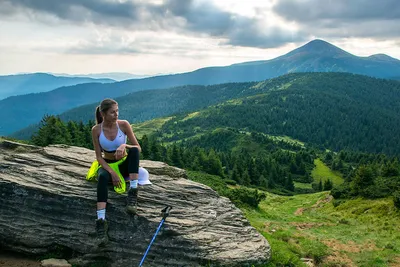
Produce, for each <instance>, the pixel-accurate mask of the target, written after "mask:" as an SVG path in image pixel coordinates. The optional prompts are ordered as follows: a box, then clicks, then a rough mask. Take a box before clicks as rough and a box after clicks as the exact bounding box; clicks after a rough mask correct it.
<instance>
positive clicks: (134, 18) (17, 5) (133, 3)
mask: <svg viewBox="0 0 400 267" xmlns="http://www.w3.org/2000/svg"><path fill="white" fill-rule="evenodd" d="M0 10H3V12H4V14H8V16H12V15H14V14H19V15H21V14H25V15H26V16H27V17H28V18H29V19H30V20H34V21H41V22H43V21H46V18H47V20H48V21H51V23H54V22H56V23H55V25H57V23H69V24H78V25H82V24H94V25H96V26H106V27H115V28H119V29H125V30H133V31H144V30H151V31H155V32H162V31H164V32H173V33H178V34H182V35H191V36H196V37H199V36H208V37H213V38H218V39H221V44H226V45H234V46H245V47H259V48H271V47H278V46H280V45H282V44H285V43H286V42H288V41H289V42H290V41H292V42H293V41H294V42H295V41H302V40H303V38H302V37H301V36H300V35H299V34H295V33H294V32H290V31H288V30H287V29H285V28H282V27H279V26H276V25H275V26H272V27H269V28H267V27H266V26H263V25H266V24H265V23H264V21H263V19H261V18H255V17H245V16H241V15H238V14H234V13H230V12H228V11H226V10H222V9H221V8H219V7H217V6H216V5H214V4H213V3H212V2H210V1H206V0H203V1H195V0H184V1H183V0H165V1H163V2H149V1H139V0H130V1H124V2H122V1H119V0H52V1H48V0H2V1H0ZM55 20H56V21H55ZM47 23H48V24H51V23H49V22H47ZM84 50H86V49H84ZM95 50H96V49H95ZM98 51H99V52H100V51H101V49H100V50H98Z"/></svg>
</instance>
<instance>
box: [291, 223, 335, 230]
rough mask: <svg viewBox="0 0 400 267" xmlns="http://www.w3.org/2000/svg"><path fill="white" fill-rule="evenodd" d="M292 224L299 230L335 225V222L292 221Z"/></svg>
mask: <svg viewBox="0 0 400 267" xmlns="http://www.w3.org/2000/svg"><path fill="white" fill-rule="evenodd" d="M289 224H290V225H292V226H295V227H296V229H297V230H300V231H302V230H306V229H311V228H314V227H321V226H334V225H336V224H334V223H316V222H291V223H289Z"/></svg>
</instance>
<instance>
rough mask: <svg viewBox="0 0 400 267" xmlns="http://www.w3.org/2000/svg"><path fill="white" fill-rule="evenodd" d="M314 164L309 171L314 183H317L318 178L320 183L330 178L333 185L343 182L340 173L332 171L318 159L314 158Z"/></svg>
mask: <svg viewBox="0 0 400 267" xmlns="http://www.w3.org/2000/svg"><path fill="white" fill-rule="evenodd" d="M314 164H315V168H314V169H313V171H312V172H311V176H312V177H313V180H314V182H315V183H319V181H320V180H321V181H322V183H324V182H325V181H326V180H328V179H330V180H331V181H332V183H333V185H335V186H337V185H340V184H342V183H343V178H342V177H341V176H340V174H339V173H338V172H334V171H332V170H331V169H330V168H329V167H328V166H326V165H325V164H324V163H323V162H322V161H321V160H320V159H315V160H314Z"/></svg>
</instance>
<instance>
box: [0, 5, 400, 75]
mask: <svg viewBox="0 0 400 267" xmlns="http://www.w3.org/2000/svg"><path fill="white" fill-rule="evenodd" d="M313 39H322V40H325V41H327V42H330V43H332V44H334V45H336V46H338V47H340V48H342V49H344V50H346V51H348V52H350V53H352V54H354V55H356V56H369V55H372V54H378V53H384V54H387V55H389V56H391V57H394V58H397V59H400V1H399V0H379V1H377V0H352V1H349V0H0V62H1V63H0V75H8V74H15V73H27V72H28V73H29V72H52V73H68V74H88V73H104V72H128V73H133V74H137V75H156V74H167V73H182V72H187V71H193V70H196V69H199V68H202V67H208V66H226V65H230V64H234V63H240V62H246V61H254V60H266V59H272V58H275V57H277V56H280V55H283V54H285V53H287V52H289V51H291V50H293V49H295V48H297V47H299V46H301V45H304V44H306V43H307V42H309V41H311V40H313Z"/></svg>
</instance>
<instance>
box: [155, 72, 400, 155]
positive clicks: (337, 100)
mask: <svg viewBox="0 0 400 267" xmlns="http://www.w3.org/2000/svg"><path fill="white" fill-rule="evenodd" d="M272 80H274V83H271V81H272ZM272 80H270V81H267V82H265V83H260V84H258V85H256V86H252V87H248V89H247V90H253V91H256V92H254V95H252V96H247V97H241V98H237V99H232V100H229V101H226V102H224V103H221V104H218V105H214V106H211V107H208V108H206V109H204V110H200V111H197V112H195V113H191V114H188V113H184V114H180V115H176V116H173V118H169V119H168V120H165V123H164V124H162V126H161V127H159V128H157V129H155V132H156V134H157V140H158V141H159V142H162V143H167V142H181V141H185V143H186V144H187V145H188V146H189V147H191V146H201V147H206V148H213V149H216V150H218V151H221V150H223V151H224V150H225V151H231V150H232V149H233V148H235V147H237V146H243V148H245V149H249V148H251V147H252V149H255V150H256V149H258V148H257V146H255V145H254V142H253V145H251V143H250V142H249V143H245V144H244V143H241V142H238V141H240V139H238V138H236V137H235V136H238V135H239V133H256V134H258V133H261V134H268V135H272V136H289V137H291V138H293V139H295V140H299V141H301V142H305V143H307V144H310V145H313V146H316V147H320V148H326V149H330V150H333V151H339V150H343V149H349V150H355V151H360V152H368V153H385V154H388V155H400V148H399V147H398V145H397V144H399V143H400V137H399V135H398V134H397V133H398V131H400V106H399V105H398V102H399V101H400V83H399V82H397V81H390V80H383V79H376V78H370V77H365V76H360V75H354V74H346V73H307V74H290V75H285V76H283V77H279V78H275V79H272ZM279 82H281V84H280V86H277V84H279ZM271 85H272V86H271ZM244 90H246V89H244ZM229 144H231V145H229Z"/></svg>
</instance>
